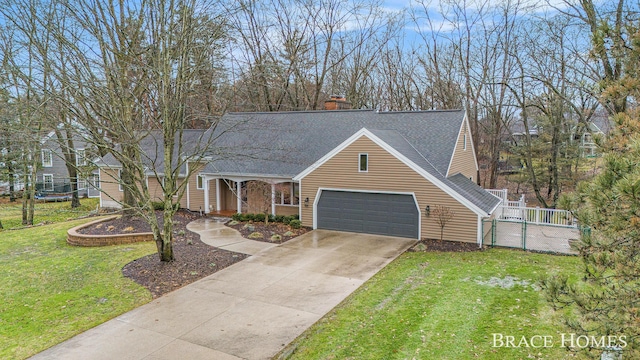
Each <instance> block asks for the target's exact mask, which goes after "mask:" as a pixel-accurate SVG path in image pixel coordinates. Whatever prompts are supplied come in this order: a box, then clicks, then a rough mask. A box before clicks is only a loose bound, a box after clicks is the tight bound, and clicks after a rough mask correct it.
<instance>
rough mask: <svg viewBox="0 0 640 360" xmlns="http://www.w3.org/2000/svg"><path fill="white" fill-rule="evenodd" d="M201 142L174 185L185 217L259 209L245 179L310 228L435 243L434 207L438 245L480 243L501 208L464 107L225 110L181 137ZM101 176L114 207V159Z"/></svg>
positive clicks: (151, 147) (151, 151) (151, 153)
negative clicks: (483, 174)
mask: <svg viewBox="0 0 640 360" xmlns="http://www.w3.org/2000/svg"><path fill="white" fill-rule="evenodd" d="M202 137H204V138H214V139H215V143H214V144H213V145H214V146H210V147H209V148H208V151H207V152H206V154H205V155H206V157H205V158H203V159H200V160H199V161H192V162H189V163H188V164H186V165H185V166H184V169H182V170H181V174H182V175H183V176H182V177H181V178H180V179H179V181H180V182H182V181H188V184H187V187H186V193H185V195H184V196H183V197H182V199H181V200H180V206H181V207H183V208H186V209H189V210H192V211H199V210H201V211H203V212H205V213H211V212H218V211H224V212H228V211H234V212H258V211H259V210H258V209H259V206H258V205H259V203H260V202H261V201H260V200H264V199H258V198H256V196H255V194H252V193H251V192H248V191H247V182H249V181H261V182H264V183H267V184H269V185H270V186H271V189H272V190H271V209H270V210H271V213H273V214H284V215H288V214H298V215H299V216H300V220H301V221H302V224H303V225H304V226H309V227H313V228H314V229H332V230H343V231H352V232H364V233H374V234H382V235H393V236H403V237H410V238H439V236H440V228H439V226H438V224H437V222H436V219H435V218H434V215H433V214H432V212H433V209H434V208H435V206H436V205H442V206H447V207H449V208H450V209H451V210H453V211H454V212H455V217H454V218H453V219H452V220H451V221H450V222H449V223H448V224H447V225H446V227H445V230H444V238H445V239H447V240H456V241H465V242H477V243H481V239H482V225H481V224H482V220H483V219H485V218H489V217H491V216H492V213H493V211H494V210H495V208H496V207H497V206H498V205H499V203H500V200H499V199H498V198H497V197H495V196H493V195H491V194H490V193H488V192H487V191H485V190H484V189H482V188H480V187H479V186H478V185H476V182H477V174H478V165H477V161H476V157H475V151H474V148H473V146H474V145H473V142H472V137H471V132H470V129H469V123H468V120H467V118H466V116H465V112H464V111H459V110H452V111H420V112H376V111H372V110H334V111H302V112H280V113H230V114H226V115H225V116H223V118H222V119H221V121H220V123H219V124H218V125H217V126H216V127H215V129H213V130H208V131H197V130H190V131H187V132H185V136H184V143H185V144H195V143H196V142H197V139H199V138H202ZM160 143H161V142H160V141H158V140H156V139H153V140H147V141H144V143H143V144H142V147H143V150H144V151H145V154H147V157H148V158H149V159H157V158H158V156H156V154H158V153H161V152H158V150H159V149H161V147H158V146H159V145H158V144H160ZM182 155H187V154H182ZM147 166H148V167H149V168H150V169H151V168H155V170H156V171H155V173H154V172H153V171H149V172H148V176H149V178H148V180H147V183H148V184H149V188H150V189H151V190H152V194H153V193H154V191H156V190H155V189H157V188H158V187H159V184H160V183H161V181H162V179H161V177H162V169H163V165H162V164H161V163H160V162H159V161H147ZM188 168H191V170H192V171H193V175H192V176H191V177H190V178H186V174H187V173H188V171H187V169H188ZM100 174H101V180H102V182H101V185H102V190H103V194H102V195H101V205H102V206H105V207H117V206H118V205H119V204H118V201H119V200H121V199H122V191H121V190H122V189H121V188H120V187H119V184H118V181H117V180H118V178H119V165H118V163H117V162H116V161H115V160H114V158H113V157H111V156H107V157H105V158H104V159H103V162H102V163H101V164H100ZM156 174H157V176H156ZM107 178H110V179H111V180H110V181H107ZM158 178H160V179H158ZM155 193H156V194H157V196H160V194H161V193H158V192H155ZM263 202H264V201H262V203H263Z"/></svg>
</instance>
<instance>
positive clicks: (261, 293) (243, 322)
mask: <svg viewBox="0 0 640 360" xmlns="http://www.w3.org/2000/svg"><path fill="white" fill-rule="evenodd" d="M190 228H192V229H194V230H196V231H198V232H200V233H201V237H202V240H203V241H205V242H206V243H211V244H215V243H218V244H222V246H223V247H226V248H227V249H229V248H230V247H236V248H238V249H242V250H241V251H251V252H254V251H255V250H254V246H255V247H260V246H265V245H267V246H265V247H266V249H263V250H259V251H257V252H254V255H253V256H251V257H249V258H247V259H245V260H243V261H241V262H239V263H236V264H234V265H232V266H230V267H228V268H226V269H223V270H221V271H219V272H217V273H215V274H212V275H210V276H208V277H206V278H203V279H201V280H199V281H197V282H195V283H193V284H190V285H187V286H185V287H183V288H181V289H179V290H176V291H174V292H172V293H169V294H167V295H165V296H162V297H160V298H158V299H156V300H153V301H152V302H151V303H149V304H146V305H144V306H141V307H139V308H137V309H135V310H132V311H130V312H128V313H126V314H123V315H122V316H119V317H117V318H115V319H113V320H110V321H108V322H106V323H104V324H102V325H99V326H97V327H95V328H93V329H91V330H89V331H86V332H84V333H82V334H80V335H77V336H76V337H74V338H71V339H70V340H68V341H65V342H63V343H61V344H58V345H56V346H54V347H52V348H50V349H48V350H46V351H44V352H42V353H40V354H38V355H36V356H34V357H33V359H71V360H73V359H82V360H85V359H93V360H96V359H109V360H112V359H136V360H137V359H145V360H151V359H154V360H160V359H167V360H168V359H190V360H198V359H216V360H227V359H269V358H271V357H272V356H273V355H275V354H276V353H277V352H278V351H280V350H281V349H282V348H283V347H284V346H285V345H286V344H288V343H289V342H291V341H292V340H294V339H295V338H296V337H297V336H299V335H300V334H301V333H302V332H303V331H304V330H305V329H307V328H308V327H309V326H311V325H312V324H313V323H315V322H316V321H317V320H319V319H320V318H321V317H322V316H324V315H325V314H326V313H327V312H328V311H329V310H331V309H332V308H334V307H335V306H336V305H338V304H339V303H340V302H341V301H342V300H343V299H344V298H345V297H347V296H348V295H349V294H351V293H352V292H353V291H354V290H355V289H357V288H358V287H359V286H360V285H362V283H364V282H365V281H366V280H367V279H369V278H370V277H371V276H373V275H374V274H375V273H377V272H378V271H379V270H380V269H382V268H383V267H384V266H385V265H387V264H388V263H389V262H391V261H392V260H393V259H395V258H396V257H397V256H398V255H399V254H401V253H402V252H404V251H405V250H406V249H407V248H409V247H410V246H411V245H413V244H414V243H415V242H416V241H415V240H411V239H405V238H394V237H385V236H376V235H365V234H352V233H343V232H335V231H325V230H314V231H311V232H309V233H307V234H305V235H302V236H300V237H298V238H296V239H293V240H291V241H288V242H286V243H284V244H282V245H279V246H270V244H262V243H261V244H254V242H253V241H252V243H248V244H244V245H242V243H243V242H246V241H245V240H240V239H238V238H236V237H235V235H234V234H232V233H227V231H226V230H224V229H222V228H219V227H217V225H215V224H213V223H212V222H206V221H205V222H202V223H195V224H193V225H191V227H190ZM225 234H226V235H229V237H230V239H228V240H225V236H226V235H225Z"/></svg>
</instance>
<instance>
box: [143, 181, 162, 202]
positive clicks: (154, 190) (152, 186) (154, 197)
mask: <svg viewBox="0 0 640 360" xmlns="http://www.w3.org/2000/svg"><path fill="white" fill-rule="evenodd" d="M160 181H162V180H159V179H158V178H155V177H149V178H148V180H147V184H148V185H147V188H148V189H149V197H150V198H151V201H164V199H163V197H164V195H163V194H162V186H160Z"/></svg>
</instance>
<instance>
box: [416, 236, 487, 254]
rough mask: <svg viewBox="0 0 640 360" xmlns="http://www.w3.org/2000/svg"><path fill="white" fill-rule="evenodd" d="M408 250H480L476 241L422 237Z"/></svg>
mask: <svg viewBox="0 0 640 360" xmlns="http://www.w3.org/2000/svg"><path fill="white" fill-rule="evenodd" d="M408 251H412V252H425V251H433V252H435V251H441V252H469V251H482V248H480V247H478V244H476V243H467V242H461V241H447V240H436V239H423V240H420V241H419V242H418V243H417V244H416V245H414V246H413V247H411V249H409V250H408Z"/></svg>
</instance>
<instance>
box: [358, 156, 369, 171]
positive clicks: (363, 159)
mask: <svg viewBox="0 0 640 360" xmlns="http://www.w3.org/2000/svg"><path fill="white" fill-rule="evenodd" d="M358 171H359V172H367V171H369V154H360V167H359V169H358Z"/></svg>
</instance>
